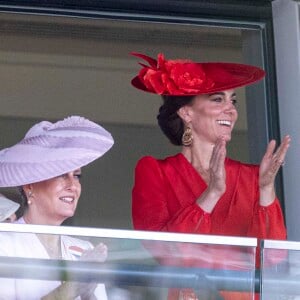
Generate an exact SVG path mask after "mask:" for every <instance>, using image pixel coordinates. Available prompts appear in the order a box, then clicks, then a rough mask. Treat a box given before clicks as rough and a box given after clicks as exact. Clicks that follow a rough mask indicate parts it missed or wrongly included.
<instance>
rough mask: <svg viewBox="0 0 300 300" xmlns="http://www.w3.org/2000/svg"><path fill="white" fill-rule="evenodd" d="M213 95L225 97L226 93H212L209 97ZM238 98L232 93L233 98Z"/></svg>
mask: <svg viewBox="0 0 300 300" xmlns="http://www.w3.org/2000/svg"><path fill="white" fill-rule="evenodd" d="M213 95H221V96H225V93H224V92H216V93H212V94H208V96H209V97H210V96H213ZM235 96H236V93H232V94H231V97H235Z"/></svg>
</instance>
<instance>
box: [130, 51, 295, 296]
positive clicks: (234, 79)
mask: <svg viewBox="0 0 300 300" xmlns="http://www.w3.org/2000/svg"><path fill="white" fill-rule="evenodd" d="M133 55H135V56H137V57H139V58H142V59H144V60H146V61H147V62H148V64H149V66H147V65H145V64H141V65H142V69H141V71H140V72H139V75H138V76H136V77H135V78H134V79H133V80H132V84H133V86H135V87H136V88H138V89H141V90H144V91H147V92H151V93H156V94H159V95H162V98H163V104H162V106H161V107H160V109H159V114H158V116H157V119H158V124H159V126H160V128H161V129H162V131H163V133H164V134H165V135H166V136H167V137H168V139H169V140H170V141H171V142H172V143H173V144H174V145H178V146H182V150H181V152H180V153H178V154H177V155H174V156H170V157H167V158H165V159H156V158H154V157H151V156H146V157H143V158H142V159H141V160H140V161H139V162H138V164H137V166H136V169H135V183H134V188H133V193H132V218H133V225H134V228H135V229H138V230H151V231H167V232H181V233H193V234H195V233H198V234H212V235H228V236H242V237H256V238H259V239H285V238H286V229H285V225H284V219H283V215H282V211H281V208H280V204H279V201H278V199H277V197H276V194H275V184H274V182H275V177H276V174H277V173H278V170H279V169H280V167H281V166H282V165H283V162H284V159H285V155H286V152H287V150H288V147H289V145H290V137H289V136H288V135H287V136H285V137H284V138H283V140H282V143H281V144H280V145H279V147H277V149H276V142H275V141H274V140H272V141H270V143H269V144H268V146H267V149H266V153H265V155H264V156H263V158H262V161H261V163H260V165H251V164H245V163H241V162H239V161H235V160H232V159H230V158H229V157H227V155H226V145H227V143H228V142H229V141H230V140H231V133H232V130H233V128H234V125H235V122H236V120H237V118H238V112H237V109H236V102H237V99H236V98H237V97H236V93H235V88H238V87H241V86H245V85H248V84H252V83H254V82H256V81H258V80H260V79H262V78H263V77H264V75H265V72H264V71H263V70H261V69H260V68H257V67H254V66H249V65H242V64H233V63H195V62H192V61H188V60H166V59H165V58H164V56H163V55H162V54H159V55H158V59H157V60H155V59H153V58H151V57H148V56H145V55H143V54H139V53H133ZM224 259H225V258H224ZM195 264H196V263H195ZM185 293H186V295H185ZM225 294H226V293H225ZM225 294H224V298H225V299H243V298H242V296H241V294H239V295H237V296H236V297H235V296H234V293H232V294H231V295H227V296H226V295H225ZM179 295H181V296H179ZM180 297H181V298H180ZM248 297H249V296H248ZM169 299H198V298H197V297H196V296H195V295H192V294H191V291H187V292H185V291H183V292H182V291H174V290H173V291H172V292H171V293H170V295H169Z"/></svg>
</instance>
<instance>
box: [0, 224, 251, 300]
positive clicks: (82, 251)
mask: <svg viewBox="0 0 300 300" xmlns="http://www.w3.org/2000/svg"><path fill="white" fill-rule="evenodd" d="M8 226H13V227H6V230H7V228H10V231H9V232H5V229H4V228H3V227H2V229H1V228H0V230H1V233H0V254H1V256H0V277H1V279H0V283H1V295H0V299H41V298H42V299H53V298H47V297H48V296H47V295H48V294H49V295H50V293H49V292H50V291H52V290H57V291H60V290H61V286H62V285H63V286H67V287H68V288H67V289H64V294H63V295H64V296H66V297H67V296H68V297H71V296H72V295H75V294H76V293H78V289H80V291H81V295H82V297H84V295H86V294H89V293H90V291H91V290H92V291H93V293H94V294H95V297H96V299H106V294H107V298H108V299H119V298H117V297H123V298H120V299H123V300H124V299H166V297H167V295H169V297H170V295H172V293H180V292H182V291H189V292H190V293H192V294H194V295H197V296H199V297H200V296H201V297H204V296H205V297H208V298H204V299H222V298H221V297H222V296H221V295H224V294H226V293H229V292H231V293H240V294H241V293H242V294H243V295H248V296H247V297H246V298H245V299H251V297H252V296H253V295H254V276H255V271H254V270H255V249H256V241H255V243H254V242H253V241H252V239H242V238H233V239H232V238H231V239H230V238H226V237H224V239H223V238H222V237H218V238H215V241H216V242H213V240H214V237H213V236H211V237H209V238H208V237H206V236H201V235H199V236H197V238H196V237H195V236H194V235H176V234H163V233H156V236H155V239H151V238H150V236H151V233H144V232H138V231H113V230H107V231H105V230H102V231H101V230H98V231H95V230H94V231H93V230H92V229H88V228H76V227H74V228H71V227H70V228H67V227H63V226H61V227H60V228H59V229H57V228H56V227H54V226H32V225H25V226H23V227H22V229H21V231H22V230H23V231H26V230H27V228H29V229H28V230H29V231H30V232H21V231H18V230H20V228H21V227H20V226H18V224H14V225H10V224H9V225H8ZM14 226H15V227H14ZM0 227H1V226H0ZM14 228H16V229H18V230H16V231H14ZM37 228H38V230H37V231H36V229H37ZM28 230H27V231H28ZM41 231H42V232H41ZM51 231H52V232H53V231H54V232H55V231H56V232H58V231H59V232H60V233H61V234H58V233H55V234H53V233H52V234H49V233H47V232H51ZM64 232H65V234H64ZM76 232H77V234H76ZM83 232H85V233H86V235H80V236H79V235H78V234H83ZM70 233H73V234H71V235H70ZM101 233H102V235H103V237H102V236H101ZM142 236H145V238H141V237H142ZM46 239H47V240H49V239H51V240H54V239H56V240H59V241H60V245H55V244H53V247H54V246H57V248H58V249H59V250H60V251H57V250H53V249H51V251H52V253H51V254H50V253H49V246H45V240H46ZM164 239H165V240H164ZM192 240H194V241H195V242H192ZM98 244H100V245H102V247H101V249H96V248H94V250H92V248H93V245H94V246H95V245H98ZM86 250H87V251H86ZM95 250H97V251H95ZM106 250H107V252H106ZM53 251H56V255H53V253H54V252H53ZM85 292H86V294H85ZM66 293H67V294H66ZM185 294H186V293H185ZM58 295H60V296H61V295H62V294H58ZM43 297H44V298H43ZM72 297H73V296H72ZM209 297H210V298H209ZM212 297H215V298H212ZM218 297H219V298H218ZM76 299H77V298H76ZM199 299H203V298H199Z"/></svg>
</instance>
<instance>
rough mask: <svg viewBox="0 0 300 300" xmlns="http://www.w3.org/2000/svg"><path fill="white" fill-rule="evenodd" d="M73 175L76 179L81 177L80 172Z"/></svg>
mask: <svg viewBox="0 0 300 300" xmlns="http://www.w3.org/2000/svg"><path fill="white" fill-rule="evenodd" d="M74 177H75V178H76V179H78V180H80V179H81V177H82V174H74Z"/></svg>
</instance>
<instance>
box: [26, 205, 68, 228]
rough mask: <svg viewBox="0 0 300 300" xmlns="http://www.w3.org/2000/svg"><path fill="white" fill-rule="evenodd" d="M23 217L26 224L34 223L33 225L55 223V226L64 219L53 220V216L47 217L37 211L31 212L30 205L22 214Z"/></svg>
mask: <svg viewBox="0 0 300 300" xmlns="http://www.w3.org/2000/svg"><path fill="white" fill-rule="evenodd" d="M31 205H32V204H31ZM23 219H24V221H25V223H26V224H34V225H56V226H59V225H61V224H62V222H63V221H64V220H54V219H53V218H47V217H46V216H43V215H42V214H41V213H40V212H38V211H35V212H33V211H32V208H31V207H29V208H28V209H27V210H26V211H25V213H24V215H23Z"/></svg>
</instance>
